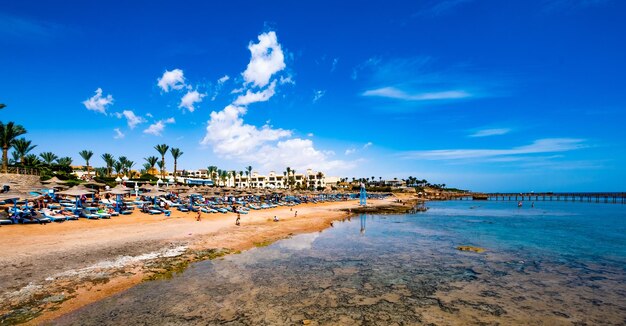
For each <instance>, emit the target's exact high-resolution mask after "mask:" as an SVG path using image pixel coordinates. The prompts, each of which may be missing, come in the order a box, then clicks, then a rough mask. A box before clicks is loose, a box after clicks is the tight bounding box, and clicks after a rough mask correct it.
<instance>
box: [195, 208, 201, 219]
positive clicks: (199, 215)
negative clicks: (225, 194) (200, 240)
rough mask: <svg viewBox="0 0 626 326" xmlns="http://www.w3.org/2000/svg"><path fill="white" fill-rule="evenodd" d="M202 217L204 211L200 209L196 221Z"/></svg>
mask: <svg viewBox="0 0 626 326" xmlns="http://www.w3.org/2000/svg"><path fill="white" fill-rule="evenodd" d="M201 217H202V212H200V210H198V216H196V221H200V218H201Z"/></svg>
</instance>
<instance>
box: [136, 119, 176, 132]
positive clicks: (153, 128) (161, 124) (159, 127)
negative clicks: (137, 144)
mask: <svg viewBox="0 0 626 326" xmlns="http://www.w3.org/2000/svg"><path fill="white" fill-rule="evenodd" d="M175 122H176V120H174V118H169V119H166V120H159V121H157V122H155V123H153V124H151V125H150V126H149V127H148V128H147V129H145V130H144V131H143V132H144V133H145V134H149V135H154V136H161V134H163V130H165V126H166V125H167V124H172V123H175Z"/></svg>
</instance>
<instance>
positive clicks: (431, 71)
mask: <svg viewBox="0 0 626 326" xmlns="http://www.w3.org/2000/svg"><path fill="white" fill-rule="evenodd" d="M625 14H626V2H623V1H617V0H613V1H611V0H537V1H497V0H493V1H489V0H482V1H481V0H444V1H434V0H425V1H394V0H392V1H384V2H383V1H380V2H374V1H368V2H356V1H355V2H352V1H347V2H339V3H338V2H336V1H264V2H262V3H258V2H252V1H250V2H241V1H228V3H225V2H224V3H213V2H207V1H185V2H173V1H169V2H166V1H110V2H107V3H106V4H103V3H100V2H89V1H64V2H62V3H58V2H53V1H29V0H24V1H7V0H0V49H1V50H0V77H1V78H0V103H5V104H6V105H7V107H6V108H5V109H4V110H2V111H0V120H1V121H5V122H6V121H15V122H16V123H19V124H22V125H23V126H24V127H25V128H26V129H27V130H28V134H27V135H25V137H27V138H28V139H30V140H32V141H33V143H35V144H37V148H36V149H35V150H34V153H36V154H38V153H40V152H45V151H52V152H54V153H56V154H57V155H59V156H70V157H73V158H74V164H83V161H82V159H81V158H80V156H79V155H78V152H79V151H80V150H83V149H89V150H92V151H93V152H94V154H95V155H94V159H92V162H90V163H91V164H92V165H95V166H102V165H103V162H102V160H101V159H100V155H101V154H102V153H112V154H113V155H115V156H116V157H117V156H120V155H125V156H127V157H128V158H129V159H131V160H134V161H135V162H136V166H137V167H140V166H141V165H142V164H143V163H144V162H145V161H144V160H143V158H145V157H147V156H152V155H157V152H156V151H155V150H154V149H153V147H154V146H155V145H157V144H162V143H165V144H168V145H170V146H172V147H178V148H180V149H181V150H182V151H183V152H184V154H183V155H182V157H181V158H180V159H179V162H178V168H179V169H200V168H206V167H207V166H209V165H216V166H218V167H219V168H221V169H226V170H237V171H240V170H244V167H246V166H248V165H251V166H252V167H253V169H254V170H255V171H259V172H260V173H267V172H269V171H270V170H274V171H277V172H279V173H280V172H282V171H284V170H285V168H286V167H291V168H292V169H295V170H296V172H304V171H305V170H306V169H307V168H311V169H313V170H315V171H317V170H321V171H323V172H325V173H326V175H330V176H338V177H348V178H352V177H357V178H358V177H375V178H376V179H379V178H380V177H382V178H384V179H389V178H394V177H397V178H398V179H402V178H407V177H409V176H413V177H417V178H419V179H427V180H428V181H430V182H432V183H444V184H446V185H447V186H449V187H457V188H461V189H471V190H474V191H624V189H625V185H626V172H625V169H624V168H623V162H624V160H625V159H626V150H625V149H626V131H625V130H624V129H625V128H624V122H626V99H625V94H626V82H625V81H624V76H626V60H624V58H626V41H624V31H626V20H625V19H623V17H624V15H625ZM172 163H173V162H172V159H171V156H169V155H168V157H166V164H167V166H168V168H169V169H170V170H171V169H172V168H173V166H172Z"/></svg>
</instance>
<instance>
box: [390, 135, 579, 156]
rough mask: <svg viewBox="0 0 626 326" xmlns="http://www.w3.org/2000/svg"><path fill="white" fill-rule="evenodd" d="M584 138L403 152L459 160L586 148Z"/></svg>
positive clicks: (410, 154)
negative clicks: (515, 144) (506, 146)
mask: <svg viewBox="0 0 626 326" xmlns="http://www.w3.org/2000/svg"><path fill="white" fill-rule="evenodd" d="M584 142H585V140H584V139H575V138H545V139H538V140H535V141H534V142H533V143H532V144H530V145H525V146H518V147H513V148H509V149H439V150H430V151H410V152H405V153H403V154H401V155H402V156H403V157H405V158H410V159H427V160H457V159H483V158H494V157H506V156H512V155H527V154H540V153H558V152H567V151H572V150H577V149H582V148H586V147H587V145H586V144H585V143H584Z"/></svg>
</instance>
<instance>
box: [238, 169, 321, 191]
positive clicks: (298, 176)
mask: <svg viewBox="0 0 626 326" xmlns="http://www.w3.org/2000/svg"><path fill="white" fill-rule="evenodd" d="M233 181H234V184H233V186H234V187H238V188H289V187H292V188H307V189H311V188H315V189H317V188H325V187H326V178H325V175H324V173H322V172H314V171H313V170H311V169H308V170H307V171H306V173H289V175H287V172H283V173H282V174H280V173H276V171H270V173H269V174H268V175H261V174H259V173H258V172H256V171H253V172H252V175H250V176H248V175H236V176H235V178H234V180H233Z"/></svg>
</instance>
